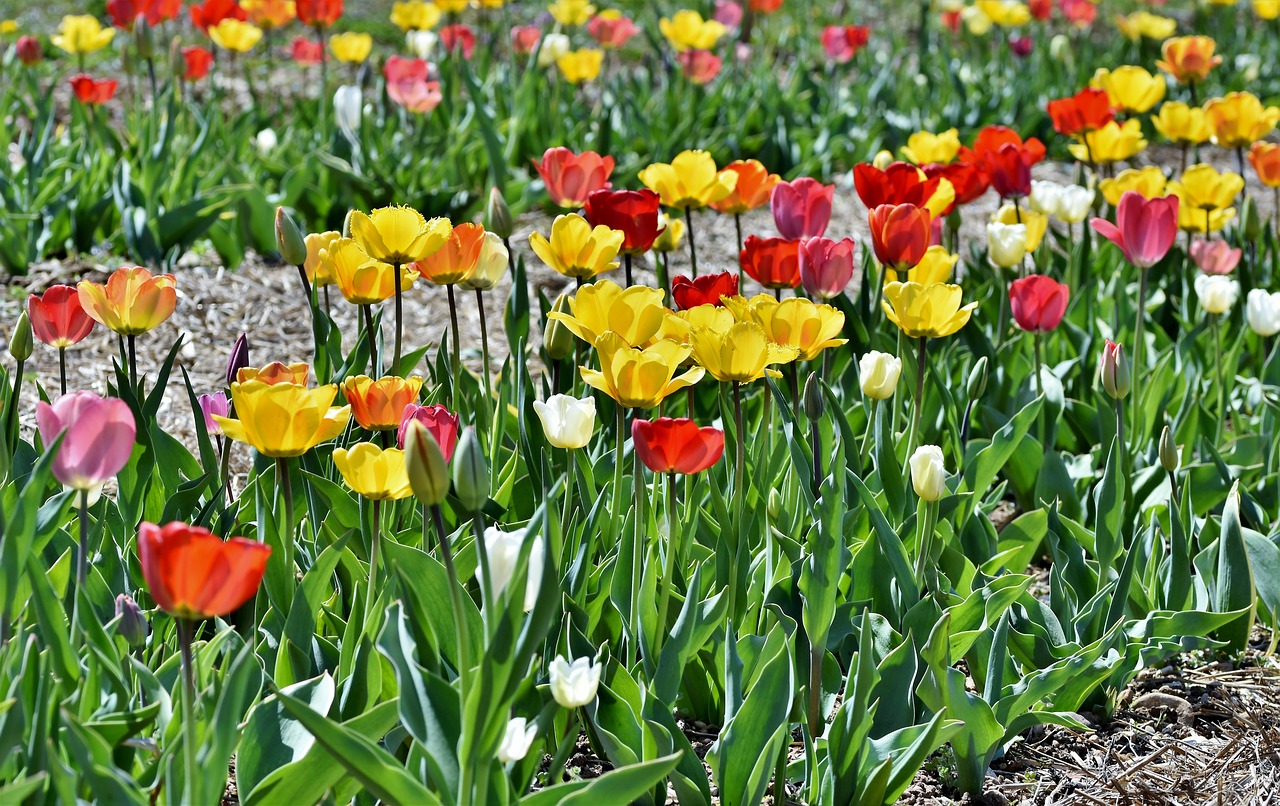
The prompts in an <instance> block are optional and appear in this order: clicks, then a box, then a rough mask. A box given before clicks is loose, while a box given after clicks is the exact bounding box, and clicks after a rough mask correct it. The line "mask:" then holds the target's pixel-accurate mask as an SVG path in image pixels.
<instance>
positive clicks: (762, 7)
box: [747, 0, 782, 14]
mask: <svg viewBox="0 0 1280 806" xmlns="http://www.w3.org/2000/svg"><path fill="white" fill-rule="evenodd" d="M747 8H749V9H751V10H752V11H758V12H759V13H761V14H772V13H773V12H775V11H777V10H778V9H780V8H782V0H751V2H749V3H747Z"/></svg>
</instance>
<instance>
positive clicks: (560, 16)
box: [547, 0, 596, 28]
mask: <svg viewBox="0 0 1280 806" xmlns="http://www.w3.org/2000/svg"><path fill="white" fill-rule="evenodd" d="M547 11H550V12H551V18H552V19H554V20H555V21H556V22H558V23H560V24H561V25H563V26H565V27H566V28H569V27H574V26H578V25H585V24H586V23H587V20H589V19H591V16H592V15H593V14H595V13H596V7H595V6H594V5H593V4H592V3H591V2H590V0H556V1H555V2H554V3H552V4H551V5H549V6H547Z"/></svg>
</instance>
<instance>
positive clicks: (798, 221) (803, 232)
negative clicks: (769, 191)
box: [770, 176, 836, 241]
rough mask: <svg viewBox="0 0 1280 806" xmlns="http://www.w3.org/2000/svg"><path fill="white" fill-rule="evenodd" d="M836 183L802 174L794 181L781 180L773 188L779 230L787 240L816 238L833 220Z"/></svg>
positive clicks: (773, 207)
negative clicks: (832, 210) (827, 183)
mask: <svg viewBox="0 0 1280 806" xmlns="http://www.w3.org/2000/svg"><path fill="white" fill-rule="evenodd" d="M835 193H836V186H835V185H824V184H822V183H821V182H819V181H818V180H816V179H810V178H809V177H807V176H803V177H801V178H799V179H797V180H795V181H794V182H779V183H778V184H777V185H776V186H775V187H774V188H773V196H772V197H771V199H770V207H771V208H772V209H773V223H774V224H775V225H776V226H777V227H778V234H779V235H781V236H782V237H783V238H786V239H787V240H791V241H794V240H796V239H798V238H816V237H818V236H820V235H822V234H823V233H825V232H826V231H827V224H829V223H831V200H832V198H834V196H835Z"/></svg>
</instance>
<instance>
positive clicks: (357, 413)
mask: <svg viewBox="0 0 1280 806" xmlns="http://www.w3.org/2000/svg"><path fill="white" fill-rule="evenodd" d="M421 390H422V378H419V377H418V376H416V375H415V376H413V377H412V378H397V377H396V376H394V375H387V376H385V377H382V378H379V379H378V380H376V381H375V380H374V379H373V378H370V377H368V376H367V375H357V376H356V377H354V378H347V380H346V382H344V383H343V384H342V392H343V394H345V395H346V396H347V402H348V403H350V404H351V414H352V416H353V417H355V418H356V422H358V423H360V425H362V426H363V427H365V428H367V429H369V430H370V431H390V430H392V429H395V428H399V427H400V416H401V415H402V414H404V409H405V406H408V405H409V404H410V403H417V402H418V392H419V391H421Z"/></svg>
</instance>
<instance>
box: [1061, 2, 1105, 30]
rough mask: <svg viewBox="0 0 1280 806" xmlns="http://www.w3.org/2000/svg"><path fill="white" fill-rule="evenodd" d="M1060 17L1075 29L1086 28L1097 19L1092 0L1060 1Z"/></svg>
mask: <svg viewBox="0 0 1280 806" xmlns="http://www.w3.org/2000/svg"><path fill="white" fill-rule="evenodd" d="M1062 16H1064V17H1066V18H1067V21H1068V22H1070V23H1071V24H1072V25H1074V26H1075V27H1077V28H1088V27H1089V26H1090V25H1093V21H1094V20H1095V19H1097V17H1098V7H1097V6H1096V5H1094V3H1093V0H1062Z"/></svg>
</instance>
